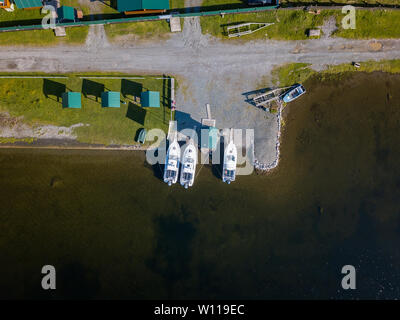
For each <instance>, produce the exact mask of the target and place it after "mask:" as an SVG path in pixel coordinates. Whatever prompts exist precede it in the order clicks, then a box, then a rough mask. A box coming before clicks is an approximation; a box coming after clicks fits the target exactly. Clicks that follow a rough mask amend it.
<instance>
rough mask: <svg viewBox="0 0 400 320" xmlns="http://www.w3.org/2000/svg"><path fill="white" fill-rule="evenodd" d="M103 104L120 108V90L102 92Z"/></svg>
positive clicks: (107, 106)
mask: <svg viewBox="0 0 400 320" xmlns="http://www.w3.org/2000/svg"><path fill="white" fill-rule="evenodd" d="M101 106H102V107H103V108H119V107H120V106H121V95H120V93H119V92H115V91H107V92H103V93H102V94H101Z"/></svg>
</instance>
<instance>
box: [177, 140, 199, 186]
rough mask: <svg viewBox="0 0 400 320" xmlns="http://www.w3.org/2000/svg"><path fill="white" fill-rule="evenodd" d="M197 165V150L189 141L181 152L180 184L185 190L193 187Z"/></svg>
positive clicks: (191, 141)
mask: <svg viewBox="0 0 400 320" xmlns="http://www.w3.org/2000/svg"><path fill="white" fill-rule="evenodd" d="M196 165H197V148H196V146H195V145H194V143H193V140H192V139H191V140H190V141H189V142H188V144H187V145H186V148H185V150H184V151H183V156H182V163H181V178H180V183H181V185H182V186H184V187H185V189H187V188H188V187H191V186H193V182H194V178H195V174H196Z"/></svg>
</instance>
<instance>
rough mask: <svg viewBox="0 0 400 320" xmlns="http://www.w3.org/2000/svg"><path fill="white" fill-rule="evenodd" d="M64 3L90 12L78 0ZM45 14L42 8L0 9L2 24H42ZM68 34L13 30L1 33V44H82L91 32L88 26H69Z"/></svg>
mask: <svg viewBox="0 0 400 320" xmlns="http://www.w3.org/2000/svg"><path fill="white" fill-rule="evenodd" d="M61 4H62V5H66V6H72V7H75V8H80V9H81V10H82V11H83V13H84V14H85V15H86V14H89V7H88V6H86V5H81V4H80V2H79V1H78V0H62V2H61ZM43 17H45V14H42V13H41V9H34V10H21V9H17V8H16V9H15V10H14V11H13V12H7V11H5V10H0V26H1V27H7V26H15V25H34V24H41V21H42V19H43ZM66 30H67V36H66V37H62V38H56V37H55V35H54V32H53V31H52V30H32V31H13V32H2V33H0V45H16V46H20V45H31V46H48V45H58V44H82V43H84V42H85V40H86V37H87V35H88V32H89V28H88V27H79V28H78V27H77V28H67V29H66Z"/></svg>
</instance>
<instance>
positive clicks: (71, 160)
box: [0, 73, 400, 299]
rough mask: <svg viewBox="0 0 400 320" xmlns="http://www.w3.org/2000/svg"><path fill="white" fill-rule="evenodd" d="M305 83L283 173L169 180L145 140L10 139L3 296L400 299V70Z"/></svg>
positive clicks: (1, 162)
mask: <svg viewBox="0 0 400 320" xmlns="http://www.w3.org/2000/svg"><path fill="white" fill-rule="evenodd" d="M305 86H306V88H307V89H308V94H307V95H305V96H303V97H302V98H301V99H299V100H297V101H296V102H293V103H292V104H291V105H290V107H287V109H285V111H284V113H285V126H284V132H283V136H282V139H283V140H282V149H281V162H280V164H279V167H278V169H276V170H275V171H273V172H272V173H270V174H268V175H265V176H261V175H255V174H254V175H251V176H240V177H238V178H237V180H236V182H235V183H233V184H231V185H229V186H228V185H226V184H223V183H222V182H221V181H220V180H219V179H218V178H217V177H216V176H215V175H214V174H213V170H211V168H209V167H207V166H204V167H203V168H201V171H200V174H199V175H198V177H197V180H196V181H195V185H194V187H193V188H192V189H190V190H184V189H183V188H182V187H181V186H178V185H176V186H173V187H171V188H168V187H167V186H166V185H165V184H164V183H163V182H162V181H161V180H160V179H159V178H158V174H159V173H158V170H153V168H152V167H151V166H149V165H147V164H146V163H145V156H144V154H142V153H137V152H128V151H127V152H121V151H72V150H69V151H67V150H38V149H25V150H21V149H14V150H13V149H0V210H1V212H0V227H1V229H0V262H1V263H0V298H140V299H146V298H152V299H157V298H160V299H163V298H240V299H266V298H273V299H281V298H289V299H296V298H311V299H318V298H349V299H351V298H398V297H399V294H400V270H399V268H398V266H399V264H400V251H399V249H398V245H399V243H400V165H399V163H400V134H399V129H400V90H399V89H400V76H398V75H388V74H382V73H373V74H362V73H360V74H358V73H357V74H353V75H350V74H349V75H346V76H344V77H342V78H341V79H340V81H338V79H337V78H332V79H320V78H313V79H311V80H309V81H308V82H307V83H305ZM156 169H157V168H156ZM199 169H200V167H198V170H199ZM46 264H51V265H54V266H55V267H56V269H57V290H56V291H55V292H45V291H43V290H42V289H41V286H40V282H41V277H42V275H41V273H40V271H41V268H42V266H43V265H46ZM347 264H350V265H354V266H355V268H356V270H357V290H354V291H351V292H348V291H344V290H342V289H341V286H340V282H341V278H342V276H343V275H342V274H341V268H342V267H343V266H344V265H347Z"/></svg>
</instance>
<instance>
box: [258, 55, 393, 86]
mask: <svg viewBox="0 0 400 320" xmlns="http://www.w3.org/2000/svg"><path fill="white" fill-rule="evenodd" d="M374 71H381V72H388V73H400V60H383V61H366V62H362V63H361V67H360V68H355V67H354V66H353V65H352V64H350V63H346V64H340V65H336V66H329V67H328V68H327V69H326V70H323V71H321V72H317V71H315V70H313V69H311V67H310V65H309V64H307V63H289V64H285V65H282V66H279V67H276V68H275V69H274V70H273V71H272V78H273V83H274V85H276V86H281V87H285V86H290V85H293V84H294V83H302V82H305V81H306V80H307V79H308V78H310V77H311V76H313V75H316V74H318V75H319V76H320V77H321V78H324V77H332V76H338V77H340V76H341V75H342V74H343V73H346V72H374ZM263 82H265V81H263Z"/></svg>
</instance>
